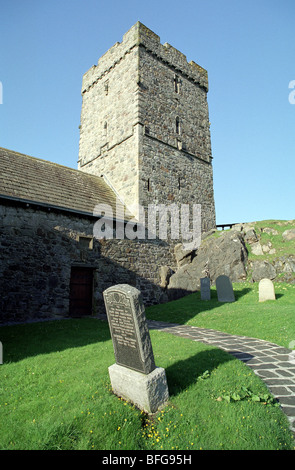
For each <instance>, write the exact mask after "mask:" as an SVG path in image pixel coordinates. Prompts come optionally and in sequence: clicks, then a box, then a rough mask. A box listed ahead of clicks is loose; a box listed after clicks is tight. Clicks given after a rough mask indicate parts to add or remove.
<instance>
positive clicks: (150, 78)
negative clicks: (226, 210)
mask: <svg viewBox="0 0 295 470" xmlns="http://www.w3.org/2000/svg"><path fill="white" fill-rule="evenodd" d="M207 92H208V78H207V72H206V70H204V69H203V68H202V67H200V66H199V65H197V64H196V63H195V62H193V61H192V62H189V63H188V62H187V59H186V56H185V55H184V54H182V53H181V52H179V51H178V50H177V49H175V48H174V47H172V46H171V45H169V44H167V43H165V44H163V45H162V44H161V42H160V38H159V36H157V35H156V34H155V33H153V32H152V31H151V30H150V29H148V28H147V27H145V26H144V25H143V24H141V23H140V22H138V23H136V24H135V25H134V26H133V27H132V28H131V29H130V30H129V31H128V32H127V33H126V34H125V35H124V37H123V41H122V42H121V43H118V42H117V43H116V44H115V45H114V46H113V47H112V48H111V49H109V50H108V51H107V52H106V53H105V54H104V55H103V56H102V57H101V58H100V59H99V61H98V64H97V65H94V66H93V67H91V68H90V70H88V72H86V73H85V75H84V77H83V84H82V100H83V101H82V111H81V126H80V146H79V161H78V168H79V169H80V170H81V171H85V172H88V173H93V174H95V175H97V176H104V178H105V179H106V181H107V182H108V183H109V184H110V185H111V187H112V188H113V189H114V190H115V191H116V193H117V194H118V196H119V197H120V199H121V200H123V201H124V202H125V204H126V206H127V207H128V208H129V209H130V210H131V212H132V213H134V215H135V216H137V213H136V210H135V209H134V207H135V206H136V205H141V206H144V207H147V206H148V204H172V203H176V204H178V205H180V204H200V205H201V215H202V230H203V231H204V230H209V229H211V228H215V206H214V194H213V172H212V154H211V139H210V128H209V127H210V124H209V114H208V104H207Z"/></svg>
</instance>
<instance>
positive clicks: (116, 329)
mask: <svg viewBox="0 0 295 470" xmlns="http://www.w3.org/2000/svg"><path fill="white" fill-rule="evenodd" d="M104 300H105V306H106V311H107V316H108V321H109V326H110V331H111V336H112V341H113V346H114V352H115V358H116V363H117V364H119V365H121V366H124V367H128V368H130V369H134V370H137V371H139V372H143V373H144V374H148V373H150V372H151V371H152V370H153V369H154V368H155V365H154V357H153V351H152V345H151V341H150V336H149V331H148V327H147V324H146V319H145V313H144V307H143V305H142V302H141V298H140V292H139V291H138V290H137V289H135V288H134V287H131V286H128V285H127V284H120V285H117V286H114V287H111V288H109V289H107V290H106V291H105V292H104Z"/></svg>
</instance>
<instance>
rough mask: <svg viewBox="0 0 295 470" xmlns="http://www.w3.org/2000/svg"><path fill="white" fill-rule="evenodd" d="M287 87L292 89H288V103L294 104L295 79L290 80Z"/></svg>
mask: <svg viewBox="0 0 295 470" xmlns="http://www.w3.org/2000/svg"><path fill="white" fill-rule="evenodd" d="M289 88H290V89H293V91H290V93H289V103H290V104H295V80H291V81H290V82H289Z"/></svg>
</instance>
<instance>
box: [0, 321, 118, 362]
mask: <svg viewBox="0 0 295 470" xmlns="http://www.w3.org/2000/svg"><path fill="white" fill-rule="evenodd" d="M110 338H111V336H110V331H109V326H108V323H107V322H105V321H102V320H98V319H95V318H85V319H69V320H53V321H46V322H36V323H28V324H22V325H12V326H3V327H1V328H0V341H1V342H2V346H3V364H6V363H9V362H17V361H21V360H22V359H25V358H26V357H32V356H37V355H39V354H50V353H52V352H61V351H64V350H66V349H71V348H79V347H83V346H87V345H89V344H94V343H98V342H104V341H108V340H110ZM73 354H74V352H73Z"/></svg>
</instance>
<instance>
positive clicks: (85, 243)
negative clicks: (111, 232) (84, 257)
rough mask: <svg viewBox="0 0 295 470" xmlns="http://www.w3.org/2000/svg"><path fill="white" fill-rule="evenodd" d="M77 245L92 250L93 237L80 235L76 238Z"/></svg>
mask: <svg viewBox="0 0 295 470" xmlns="http://www.w3.org/2000/svg"><path fill="white" fill-rule="evenodd" d="M78 241H79V245H80V247H81V249H82V250H92V249H93V238H92V237H82V236H79V238H78Z"/></svg>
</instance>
